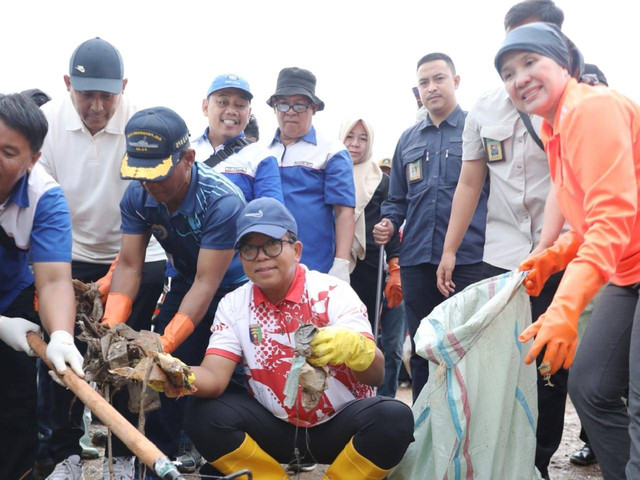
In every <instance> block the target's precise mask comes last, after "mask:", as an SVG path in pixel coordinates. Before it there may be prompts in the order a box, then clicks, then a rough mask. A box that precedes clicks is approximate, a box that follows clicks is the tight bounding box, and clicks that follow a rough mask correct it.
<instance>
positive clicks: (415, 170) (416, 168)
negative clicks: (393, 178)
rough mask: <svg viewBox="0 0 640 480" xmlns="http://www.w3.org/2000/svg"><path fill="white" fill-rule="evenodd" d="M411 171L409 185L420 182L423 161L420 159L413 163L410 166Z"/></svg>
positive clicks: (408, 175)
mask: <svg viewBox="0 0 640 480" xmlns="http://www.w3.org/2000/svg"><path fill="white" fill-rule="evenodd" d="M407 166H408V167H409V171H408V173H407V177H409V183H413V182H418V181H420V180H422V159H421V158H419V159H418V160H416V161H415V162H411V163H410V164H409V165H407Z"/></svg>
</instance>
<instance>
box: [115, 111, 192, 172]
mask: <svg viewBox="0 0 640 480" xmlns="http://www.w3.org/2000/svg"><path fill="white" fill-rule="evenodd" d="M124 133H125V136H126V140H127V153H125V155H124V158H123V159H122V164H121V165H120V177H121V178H122V179H125V180H127V179H131V180H134V179H135V180H147V181H151V182H159V181H162V180H164V179H166V178H167V177H168V176H169V175H171V171H172V170H173V167H174V165H175V164H176V163H178V160H179V159H180V153H181V152H182V151H183V150H185V149H186V148H188V147H189V129H188V128H187V124H186V123H184V120H183V119H182V118H181V117H180V115H178V114H177V113H176V112H174V111H173V110H171V109H170V108H166V107H154V108H147V109H145V110H140V111H139V112H137V113H136V114H135V115H133V117H131V119H130V120H129V123H127V126H126V128H125V130H124Z"/></svg>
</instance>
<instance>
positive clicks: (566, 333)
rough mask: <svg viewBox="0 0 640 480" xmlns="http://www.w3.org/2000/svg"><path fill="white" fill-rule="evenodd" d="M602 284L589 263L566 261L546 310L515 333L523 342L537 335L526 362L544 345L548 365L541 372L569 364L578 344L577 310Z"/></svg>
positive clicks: (533, 357) (534, 357)
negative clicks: (525, 327)
mask: <svg viewBox="0 0 640 480" xmlns="http://www.w3.org/2000/svg"><path fill="white" fill-rule="evenodd" d="M604 284H605V280H604V278H602V276H601V275H600V272H599V271H598V270H596V268H595V267H593V266H592V265H591V264H588V263H582V262H580V263H575V262H574V263H571V264H569V266H568V267H567V270H566V271H565V272H564V275H563V276H562V281H561V282H560V286H559V287H558V291H557V292H556V294H555V296H554V297H553V301H552V302H551V305H550V306H549V308H548V309H547V311H546V312H545V313H544V314H542V315H540V317H539V318H538V320H537V321H536V322H534V323H533V324H531V325H530V326H529V327H528V328H527V329H526V330H525V331H524V332H522V333H521V334H520V336H519V337H518V340H520V342H523V343H524V342H527V341H529V340H530V339H531V338H533V337H534V336H535V337H536V339H535V340H534V341H533V345H532V346H531V349H530V350H529V353H528V354H527V358H526V359H525V363H527V364H529V363H531V362H533V361H535V359H536V357H537V356H538V355H539V354H540V351H541V350H542V348H543V347H545V346H546V347H547V350H546V351H545V354H544V358H543V359H542V361H543V364H544V363H545V362H548V363H547V365H548V366H549V369H548V370H547V369H542V368H541V369H540V373H542V374H544V375H546V374H551V375H553V374H554V373H556V372H557V371H558V370H559V369H560V368H561V367H563V368H569V367H570V366H571V364H572V363H573V357H574V356H575V354H576V347H577V346H578V320H579V319H580V314H581V313H582V311H583V310H584V309H585V308H586V306H587V305H588V304H589V302H590V301H591V300H592V299H593V297H594V296H595V295H596V293H598V290H599V289H600V287H602V285H604ZM541 367H542V366H541Z"/></svg>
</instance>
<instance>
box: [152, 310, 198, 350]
mask: <svg viewBox="0 0 640 480" xmlns="http://www.w3.org/2000/svg"><path fill="white" fill-rule="evenodd" d="M194 329H195V326H194V324H193V320H191V319H190V318H189V315H185V314H184V313H180V312H178V313H176V314H175V315H174V316H173V318H172V319H171V321H170V322H169V325H167V326H166V328H165V329H164V333H163V334H162V336H161V337H160V342H162V350H163V351H164V352H165V353H173V351H174V350H175V349H176V348H178V347H179V346H180V344H181V343H182V342H184V341H185V340H186V339H187V337H188V336H189V335H191V334H192V333H193V330H194Z"/></svg>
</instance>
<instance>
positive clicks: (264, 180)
mask: <svg viewBox="0 0 640 480" xmlns="http://www.w3.org/2000/svg"><path fill="white" fill-rule="evenodd" d="M252 98H253V95H252V93H251V90H250V88H249V83H248V82H247V81H246V80H245V79H244V78H242V77H239V76H238V75H234V74H233V73H227V74H224V75H219V76H217V77H216V78H215V79H214V80H213V82H212V83H211V86H210V87H209V90H208V91H207V97H206V98H205V99H204V100H203V101H202V112H203V113H204V115H205V117H207V119H208V121H209V126H208V127H207V129H206V130H205V131H204V133H203V134H202V135H201V136H200V137H198V138H197V139H196V140H195V141H194V142H193V148H194V150H195V151H196V160H197V161H198V162H204V163H206V164H207V165H209V166H210V167H211V168H213V169H214V170H215V171H216V172H218V173H221V174H222V175H225V176H226V177H227V178H228V179H229V180H231V181H232V182H233V183H235V184H236V185H237V186H238V187H239V188H240V190H242V193H243V194H244V198H245V200H246V201H247V202H250V201H251V200H253V199H255V198H261V197H271V198H275V199H276V200H280V202H283V199H282V187H281V185H280V172H279V171H278V162H277V161H276V159H275V157H274V156H273V155H272V154H271V153H269V151H268V150H267V149H266V148H264V147H262V146H260V145H258V144H257V143H251V142H250V141H249V140H248V139H247V138H245V135H244V129H245V127H246V126H247V124H248V123H249V116H250V115H251V99H252Z"/></svg>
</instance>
